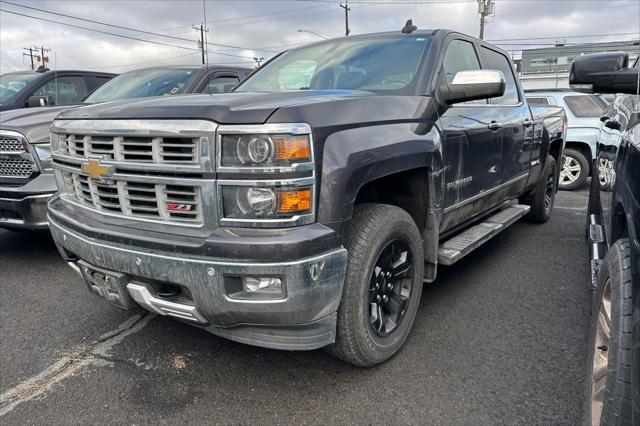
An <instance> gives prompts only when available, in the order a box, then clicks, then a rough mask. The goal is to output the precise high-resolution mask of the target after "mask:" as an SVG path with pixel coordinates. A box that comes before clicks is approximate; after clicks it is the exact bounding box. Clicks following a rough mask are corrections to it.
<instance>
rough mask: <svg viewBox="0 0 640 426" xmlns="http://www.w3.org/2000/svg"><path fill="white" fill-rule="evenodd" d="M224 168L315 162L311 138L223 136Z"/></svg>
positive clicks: (290, 136) (292, 136)
mask: <svg viewBox="0 0 640 426" xmlns="http://www.w3.org/2000/svg"><path fill="white" fill-rule="evenodd" d="M220 144H221V163H220V165H221V166H222V167H281V166H285V167H286V166H291V165H292V164H296V163H308V162H310V161H311V141H310V138H309V135H277V134H273V135H272V134H241V135H240V134H238V135H222V136H221V137H220Z"/></svg>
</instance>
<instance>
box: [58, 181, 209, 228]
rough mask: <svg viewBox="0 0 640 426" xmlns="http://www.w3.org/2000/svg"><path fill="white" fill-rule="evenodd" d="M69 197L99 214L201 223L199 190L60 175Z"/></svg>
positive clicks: (189, 187) (187, 187) (178, 186)
mask: <svg viewBox="0 0 640 426" xmlns="http://www.w3.org/2000/svg"><path fill="white" fill-rule="evenodd" d="M62 181H63V182H64V184H65V190H66V192H67V194H68V195H69V196H71V197H72V198H74V199H75V200H76V201H78V202H80V203H81V204H84V205H87V206H89V207H92V208H94V209H96V210H99V211H107V212H112V213H117V214H122V215H124V216H129V217H141V218H152V219H159V220H162V221H167V222H190V223H201V222H202V210H203V208H202V197H201V192H200V188H199V187H196V186H187V185H168V184H161V183H142V182H128V181H124V180H118V181H108V182H99V181H95V180H93V179H91V178H89V177H87V176H84V175H82V174H80V173H72V172H68V171H63V172H62Z"/></svg>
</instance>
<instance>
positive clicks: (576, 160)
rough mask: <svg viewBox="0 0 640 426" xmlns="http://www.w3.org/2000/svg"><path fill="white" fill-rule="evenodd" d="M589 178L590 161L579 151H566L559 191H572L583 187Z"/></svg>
mask: <svg viewBox="0 0 640 426" xmlns="http://www.w3.org/2000/svg"><path fill="white" fill-rule="evenodd" d="M588 177H589V160H588V159H587V157H586V156H585V155H584V154H583V153H582V151H578V150H577V149H571V148H567V149H565V150H564V162H563V163H562V168H561V169H560V176H559V178H558V189H562V190H565V191H571V190H574V189H577V188H580V187H582V186H583V185H584V184H585V182H586V181H587V178H588Z"/></svg>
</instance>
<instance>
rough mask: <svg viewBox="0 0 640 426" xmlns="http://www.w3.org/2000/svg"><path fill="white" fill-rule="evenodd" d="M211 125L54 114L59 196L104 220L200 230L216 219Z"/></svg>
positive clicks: (183, 231)
mask: <svg viewBox="0 0 640 426" xmlns="http://www.w3.org/2000/svg"><path fill="white" fill-rule="evenodd" d="M217 127H218V125H217V124H216V123H213V122H211V121H206V120H181V119H176V120H164V119H163V120H157V119H118V120H84V119H80V120H55V121H54V123H53V124H52V127H51V149H52V156H53V168H54V174H55V176H56V182H57V184H58V188H59V189H60V193H61V197H62V198H63V199H64V200H66V201H68V202H70V203H73V204H75V205H76V206H80V207H84V208H86V209H87V210H88V212H87V213H86V214H87V215H88V216H89V217H92V218H94V219H99V220H101V221H104V223H106V224H109V225H111V226H125V227H130V228H133V229H144V230H148V231H158V230H162V231H163V232H169V233H175V234H179V235H192V236H203V235H206V234H207V233H208V232H210V231H211V230H212V229H214V228H215V227H217V224H218V210H217V208H216V181H215V179H214V173H215V170H214V164H215V162H214V149H213V147H214V143H215V134H216V129H217Z"/></svg>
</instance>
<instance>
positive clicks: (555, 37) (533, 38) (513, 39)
mask: <svg viewBox="0 0 640 426" xmlns="http://www.w3.org/2000/svg"><path fill="white" fill-rule="evenodd" d="M638 34H639V33H638V32H634V33H617V34H584V35H570V36H548V37H522V38H496V39H493V40H487V41H520V40H525V41H527V40H549V39H552V38H553V39H559V38H585V37H608V36H623V35H638Z"/></svg>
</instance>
